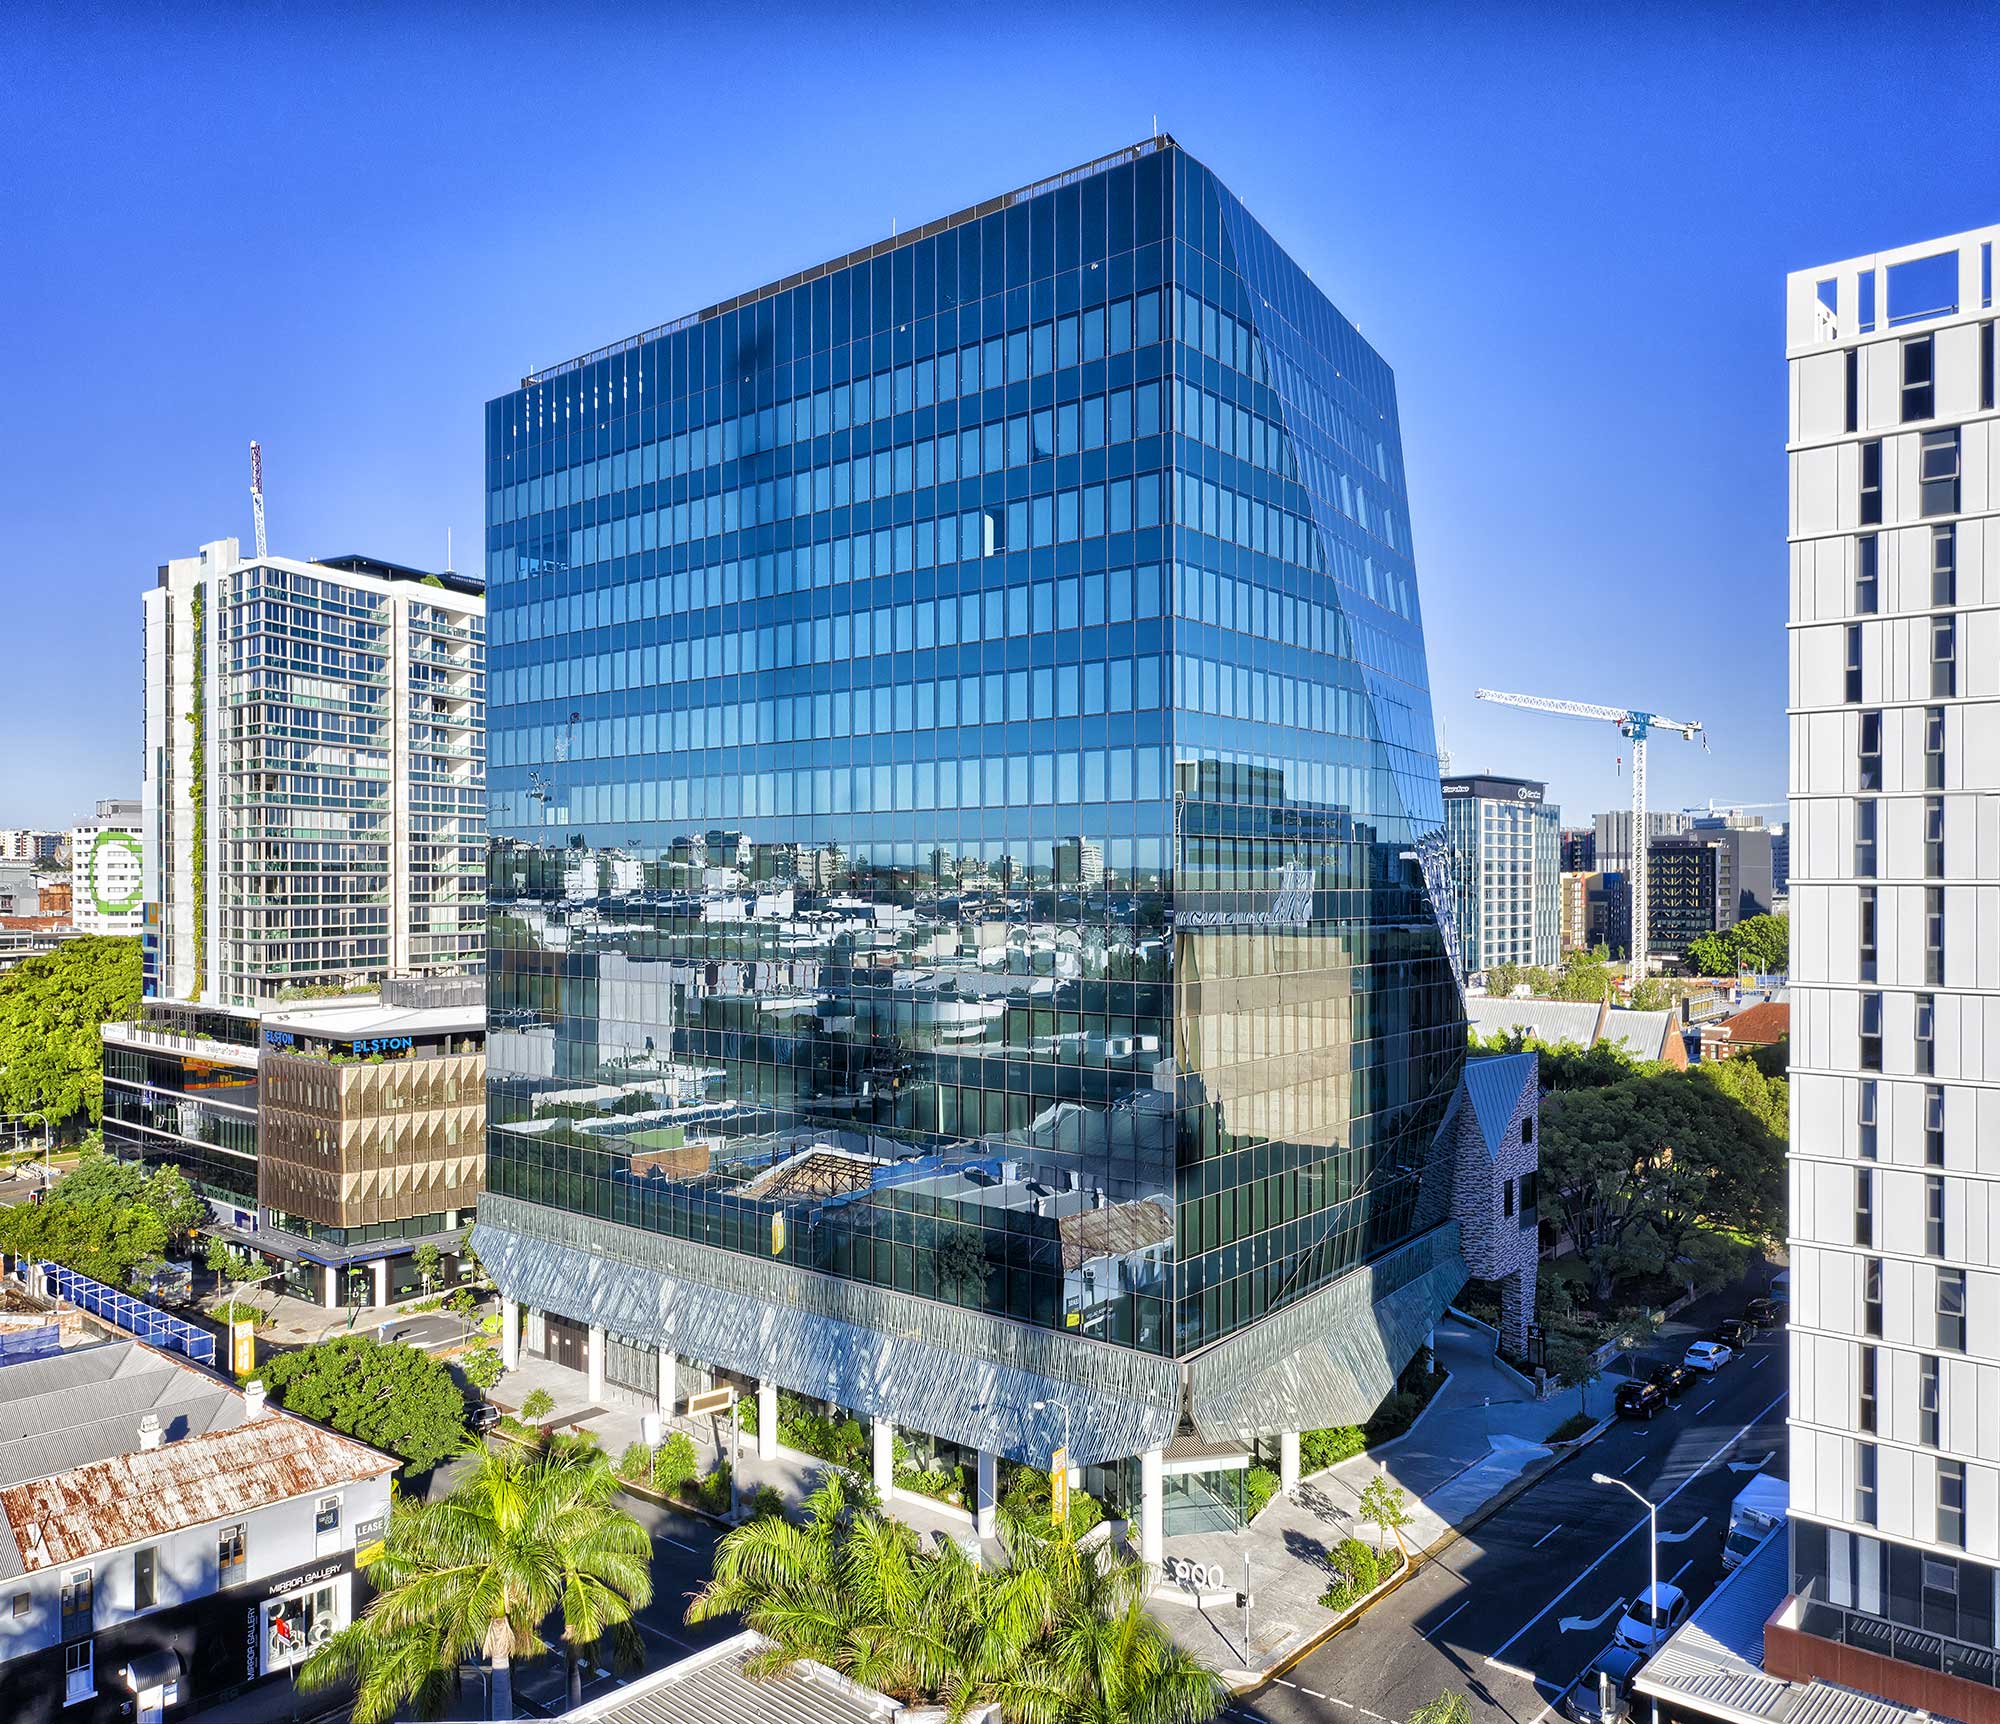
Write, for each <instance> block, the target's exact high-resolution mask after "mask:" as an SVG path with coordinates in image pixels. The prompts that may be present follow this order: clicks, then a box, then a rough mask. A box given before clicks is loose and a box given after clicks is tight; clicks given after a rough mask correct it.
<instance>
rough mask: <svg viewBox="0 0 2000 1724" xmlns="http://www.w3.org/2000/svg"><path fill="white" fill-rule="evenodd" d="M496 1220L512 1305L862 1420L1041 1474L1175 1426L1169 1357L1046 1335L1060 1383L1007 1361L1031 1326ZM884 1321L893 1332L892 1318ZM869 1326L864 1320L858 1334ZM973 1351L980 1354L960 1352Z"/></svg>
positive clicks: (484, 1251) (694, 1252) (1104, 1455)
mask: <svg viewBox="0 0 2000 1724" xmlns="http://www.w3.org/2000/svg"><path fill="white" fill-rule="evenodd" d="M494 1207H497V1206H496V1205H495V1204H494V1203H493V1200H492V1199H485V1200H482V1203H481V1210H480V1213H481V1217H482V1219H481V1220H480V1222H479V1223H478V1225H477V1226H476V1228H475V1229H474V1232H473V1248H474V1249H475V1250H476V1251H477V1252H478V1253H479V1260H480V1262H481V1263H482V1264H484V1265H485V1266H486V1267H487V1269H488V1270H490V1271H491V1272H492V1274H493V1277H494V1280H495V1281H496V1282H497V1283H498V1284H499V1286H500V1289H501V1291H502V1292H503V1293H505V1294H506V1296H507V1297H508V1298H510V1299H514V1300H516V1301H518V1302H519V1303H521V1304H523V1305H527V1306H531V1307H533V1308H535V1309H537V1310H542V1311H552V1312H554V1313H556V1314H557V1315H559V1316H563V1317H568V1318H571V1319H572V1320H574V1321H576V1322H580V1323H593V1324H601V1325H603V1327H604V1328H605V1329H606V1330H607V1331H609V1332H610V1333H612V1334H614V1335H618V1336H620V1337H622V1338H624V1339H625V1340H627V1341H631V1342H636V1343H639V1344H641V1345H651V1346H657V1347H664V1348H667V1349H669V1350H670V1351H672V1352H674V1353H676V1354H679V1355H681V1356H683V1357H686V1358H689V1359H693V1360H697V1361H699V1362H701V1363H703V1364H707V1365H711V1366H719V1367H721V1368H723V1369H725V1370H729V1371H734V1372H737V1373H739V1374H740V1375H743V1376H747V1377H752V1378H759V1379H771V1380H773V1381H776V1382H778V1383H780V1384H782V1385H784V1386H785V1387H786V1388H788V1389H791V1390H793V1391H794V1392H795V1393H798V1394H802V1395H812V1396H820V1397H824V1398H825V1399H827V1400H831V1401H834V1402H837V1403H838V1404H839V1405H841V1406H843V1407H846V1408H848V1409H850V1410H852V1411H853V1412H855V1413H857V1414H861V1415H864V1416H874V1417H880V1418H887V1419H892V1420H894V1421H895V1422H896V1423H898V1424H902V1425H906V1426H908V1427H910V1428H912V1429H916V1430H922V1431H928V1432H930V1433H931V1434H933V1435H935V1436H940V1437H944V1438H947V1439H949V1440H950V1441H952V1442H955V1443H961V1444H963V1445H965V1446H966V1447H968V1448H974V1449H980V1450H984V1451H988V1452H991V1453H995V1454H1000V1455H1004V1456H1007V1457H1009V1458H1011V1459H1015V1460H1022V1461H1028V1462H1031V1463H1039V1464H1040V1465H1043V1466H1046V1465H1047V1464H1048V1456H1049V1454H1050V1452H1051V1451H1052V1450H1054V1449H1056V1448H1058V1447H1060V1446H1061V1445H1062V1443H1063V1441H1064V1439H1065V1435H1067V1437H1068V1440H1069V1443H1070V1450H1071V1456H1072V1458H1073V1460H1074V1461H1075V1463H1076V1464H1078V1465H1088V1464H1091V1463H1093V1462H1098V1461H1108V1460H1116V1459H1119V1458H1122V1457H1124V1456H1127V1455H1135V1454H1141V1453H1143V1452H1145V1451H1146V1450H1148V1449H1156V1448H1164V1447H1165V1446H1166V1445H1167V1444H1168V1443H1169V1442H1171V1441H1172V1439H1173V1436H1174V1432H1175V1429H1176V1427H1177V1425H1178V1424H1179V1418H1180V1379H1179V1373H1178V1371H1177V1370H1176V1369H1175V1366H1174V1364H1173V1362H1172V1361H1171V1360H1168V1359H1161V1358H1156V1357H1153V1356H1152V1355H1149V1354H1142V1353H1136V1352H1131V1351H1130V1350H1129V1349H1113V1348H1109V1347H1106V1346H1104V1345H1102V1344H1101V1343H1096V1342H1088V1341H1081V1340H1076V1339H1073V1338H1071V1337H1068V1336H1064V1335H1055V1334H1043V1335H1038V1336H1036V1337H1035V1338H1034V1339H1035V1342H1036V1346H1035V1349H1034V1350H1036V1351H1044V1352H1047V1353H1052V1354H1055V1355H1056V1356H1057V1357H1059V1358H1060V1360H1061V1362H1062V1364H1064V1365H1066V1366H1068V1367H1070V1371H1069V1372H1067V1373H1065V1374H1064V1375H1056V1374H1055V1373H1054V1372H1052V1371H1047V1370H1042V1369H1037V1368H1035V1365H1034V1364H1033V1363H1032V1362H1027V1361H1023V1360H1020V1359H1018V1358H1016V1359H1008V1358H1006V1357H1004V1356H1002V1355H1004V1354H1005V1353H1008V1352H1016V1353H1018V1352H1020V1351H1021V1350H1022V1349H1021V1347H1020V1345H1019V1341H1018V1337H1016V1336H1014V1335H1010V1334H1008V1333H1007V1332H1008V1331H1013V1330H1019V1329H1020V1328H1022V1327H1023V1326H1022V1325H1017V1324H1009V1323H1006V1322H1005V1321H1004V1320H1002V1319H997V1318H990V1317H983V1316H979V1315H977V1314H974V1313H967V1312H963V1311H959V1310H956V1309H955V1308H951V1307H941V1306H933V1303H932V1302H931V1301H923V1300H918V1299H915V1298H913V1297H910V1296H907V1295H893V1294H891V1295H887V1296H886V1297H887V1299H888V1300H889V1301H892V1302H893V1304H894V1306H896V1307H900V1309H895V1310H894V1311H893V1314H890V1313H885V1312H884V1310H883V1309H882V1305H883V1301H884V1297H885V1296H884V1292H883V1290H882V1289H879V1288H866V1287H851V1288H850V1287H849V1284H846V1283H840V1282H832V1278H830V1277H824V1276H814V1275H810V1274H809V1272H804V1271H799V1270H791V1269H783V1268H780V1269H779V1270H778V1271H777V1274H778V1275H779V1276H781V1277H783V1278H784V1280H783V1281H780V1282H778V1284H777V1285H775V1286H774V1287H773V1289H772V1291H771V1292H769V1293H765V1292H756V1291H749V1290H745V1289H740V1288H739V1289H732V1288H726V1287H720V1286H716V1285H714V1284H713V1283H712V1282H709V1281H705V1280H699V1279H696V1278H694V1277H693V1276H691V1275H688V1274H687V1273H685V1272H684V1270H683V1269H682V1268H681V1267H680V1266H679V1265H676V1266H675V1267H674V1268H671V1269H670V1268H664V1267H659V1268H656V1267H653V1266H652V1265H649V1264H645V1263H638V1262H633V1261H630V1260H629V1259H626V1258H622V1257H618V1256H613V1255H609V1254H608V1253H607V1249H606V1248H607V1246H609V1245H610V1244H611V1243H612V1238H611V1237H610V1236H617V1235H622V1234H625V1233H627V1232H630V1231H634V1230H630V1229H625V1228H621V1227H617V1226H613V1225H605V1224H597V1225H596V1226H594V1227H592V1228H591V1236H592V1239H593V1244H594V1248H587V1247H585V1246H583V1245H580V1244H575V1245H573V1244H568V1243H564V1242H561V1241H558V1240H553V1239H548V1238H544V1237H539V1236H538V1235H537V1234H536V1233H534V1232H530V1231H528V1230H527V1228H525V1227H519V1226H509V1225H505V1224H504V1223H503V1222H502V1221H501V1220H499V1219H498V1218H497V1217H496V1218H495V1219H493V1220H488V1219H485V1217H486V1215H487V1213H488V1210H489V1209H490V1208H494ZM510 1207H512V1208H515V1209H517V1210H519V1209H526V1208H528V1206H526V1205H511V1206H510ZM543 1214H546V1215H548V1216H549V1217H550V1219H551V1220H552V1221H554V1222H556V1223H557V1224H558V1225H560V1224H561V1223H562V1222H563V1221H567V1220H571V1219H574V1218H569V1217H561V1216H559V1215H558V1213H557V1212H553V1211H544V1212H540V1213H538V1214H535V1215H533V1216H531V1217H527V1218H524V1219H529V1220H530V1221H531V1222H532V1221H539V1220H540V1219H541V1215H543ZM509 1219H512V1217H509ZM652 1243H653V1244H654V1245H655V1246H656V1248H658V1249H660V1250H662V1251H663V1252H670V1253H673V1254H675V1255H679V1254H683V1253H685V1254H687V1255H688V1256H690V1257H693V1258H696V1259H706V1258H709V1257H726V1256H728V1255H731V1254H728V1253H721V1252H717V1251H715V1250H714V1248H712V1247H703V1246H696V1245H690V1244H688V1243H687V1242H684V1241H675V1240H668V1239H655V1240H653V1241H652ZM720 1267H723V1268H725V1269H728V1268H732V1267H738V1266H730V1265H723V1266H720ZM740 1272H742V1273H743V1274H744V1276H745V1278H746V1279H747V1278H748V1277H749V1275H750V1274H752V1273H754V1274H756V1275H759V1276H762V1277H764V1278H773V1277H772V1266H769V1265H765V1264H763V1263H761V1262H758V1261H757V1260H755V1259H749V1260H745V1262H744V1263H743V1264H742V1265H741V1266H740ZM784 1281H789V1282H791V1283H793V1284H794V1285H793V1286H789V1287H788V1286H785V1285H784ZM821 1282H831V1286H830V1287H819V1286H814V1287H812V1288H811V1289H810V1290H811V1291H812V1292H814V1293H815V1294H817V1295H818V1297H817V1298H815V1299H813V1300H812V1301H811V1302H810V1303H809V1302H808V1301H806V1300H805V1299H802V1298H801V1297H800V1296H799V1295H800V1294H801V1293H803V1292H806V1291H807V1290H808V1288H807V1283H821ZM844 1292H845V1293H848V1294H849V1295H851V1297H852V1298H853V1302H854V1303H855V1304H856V1306H858V1307H862V1308H863V1309H861V1310H857V1312H856V1316H855V1318H846V1317H842V1316H840V1315H837V1314H834V1313H832V1312H829V1311H826V1310H815V1309H812V1308H811V1304H821V1303H825V1302H826V1300H827V1297H828V1296H829V1295H831V1296H832V1297H833V1298H836V1299H837V1298H839V1297H841V1296H842V1294H843V1293H844ZM787 1295H789V1297H787ZM925 1307H931V1309H929V1310H926V1309H924V1308H925ZM885 1315H887V1316H888V1320H887V1321H883V1320H882V1318H883V1317H884V1316H885ZM864 1316H865V1317H866V1318H867V1319H868V1320H866V1321H863V1320H859V1319H861V1318H862V1317H864ZM968 1318H970V1319H972V1321H971V1322H970V1323H968V1322H967V1321H966V1319H968ZM941 1327H948V1328H950V1329H956V1330H958V1331H960V1336H956V1337H950V1336H941V1335H939V1334H936V1333H934V1332H933V1333H927V1332H926V1331H927V1330H935V1329H937V1328H941ZM982 1332H986V1333H990V1334H991V1336H992V1340H993V1342H994V1344H993V1345H991V1346H988V1347H980V1346H978V1345H977V1344H976V1343H977V1339H978V1337H979V1336H980V1335H981V1333H982ZM964 1339H971V1340H973V1341H974V1343H975V1344H974V1345H970V1346H968V1345H965V1344H963V1340H964ZM954 1341H958V1342H959V1344H953V1343H954ZM1037 1401H1041V1402H1043V1403H1044V1406H1043V1409H1042V1410H1041V1411H1040V1412H1037V1411H1036V1410H1035V1407H1034V1403H1035V1402H1037ZM1065 1403H1067V1405H1068V1409H1069V1417H1068V1420H1067V1430H1066V1429H1065V1419H1064V1412H1063V1409H1064V1405H1065Z"/></svg>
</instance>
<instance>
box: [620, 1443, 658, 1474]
mask: <svg viewBox="0 0 2000 1724" xmlns="http://www.w3.org/2000/svg"><path fill="white" fill-rule="evenodd" d="M614 1470H615V1471H616V1472H617V1474H618V1476H619V1477H620V1478H621V1479H630V1480H633V1481H637V1480H640V1479H643V1478H645V1477H646V1476H647V1475H648V1474H649V1473H650V1472H651V1471H652V1470H653V1455H652V1451H651V1450H650V1449H648V1448H647V1447H646V1445H645V1444H644V1443H628V1444H627V1445H626V1448H625V1452H624V1453H623V1454H622V1455H620V1456H619V1457H618V1465H617V1467H616V1468H615V1469H614Z"/></svg>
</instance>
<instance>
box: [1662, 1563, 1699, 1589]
mask: <svg viewBox="0 0 2000 1724" xmlns="http://www.w3.org/2000/svg"><path fill="white" fill-rule="evenodd" d="M1693 1567H1694V1558H1693V1557H1689V1558H1688V1559H1687V1561H1686V1562H1684V1563H1682V1564H1681V1565H1680V1567H1679V1568H1677V1569H1675V1570H1674V1572H1673V1574H1672V1576H1671V1577H1670V1578H1669V1579H1668V1581H1667V1584H1668V1585H1669V1586H1678V1585H1680V1579H1681V1576H1682V1575H1684V1574H1686V1573H1687V1571H1688V1570H1689V1569H1691V1568H1693Z"/></svg>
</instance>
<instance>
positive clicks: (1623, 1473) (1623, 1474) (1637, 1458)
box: [1618, 1455, 1646, 1479]
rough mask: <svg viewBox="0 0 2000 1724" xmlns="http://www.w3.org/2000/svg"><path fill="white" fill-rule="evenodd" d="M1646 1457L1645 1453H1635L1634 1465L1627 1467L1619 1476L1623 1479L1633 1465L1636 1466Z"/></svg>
mask: <svg viewBox="0 0 2000 1724" xmlns="http://www.w3.org/2000/svg"><path fill="white" fill-rule="evenodd" d="M1645 1458H1646V1457H1645V1456H1644V1455H1634V1456H1633V1457H1632V1465H1631V1466H1628V1467H1626V1468H1625V1470H1624V1472H1621V1473H1620V1474H1619V1475H1618V1476H1619V1477H1620V1478H1621V1479H1622V1478H1623V1477H1624V1476H1625V1473H1629V1472H1630V1471H1631V1470H1632V1467H1636V1466H1637V1465H1638V1464H1639V1463H1640V1462H1641V1461H1643V1460H1644V1459H1645Z"/></svg>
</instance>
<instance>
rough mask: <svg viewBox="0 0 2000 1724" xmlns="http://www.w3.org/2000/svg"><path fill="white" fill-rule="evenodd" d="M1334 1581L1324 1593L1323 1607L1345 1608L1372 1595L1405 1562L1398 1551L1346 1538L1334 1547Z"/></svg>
mask: <svg viewBox="0 0 2000 1724" xmlns="http://www.w3.org/2000/svg"><path fill="white" fill-rule="evenodd" d="M1333 1564H1334V1567H1335V1569H1336V1570H1337V1571H1338V1573H1337V1574H1336V1576H1335V1578H1334V1582H1333V1584H1332V1585H1331V1586H1329V1587H1328V1588H1327V1589H1326V1591H1325V1592H1323V1593H1321V1594H1320V1600H1319V1602H1320V1607H1321V1608H1322V1609H1325V1610H1331V1611H1336V1612H1337V1611H1342V1610H1345V1609H1347V1608H1348V1606H1350V1605H1352V1604H1354V1603H1355V1602H1357V1601H1358V1600H1360V1599H1363V1598H1365V1597H1367V1596H1368V1594H1369V1593H1371V1592H1373V1591H1374V1590H1375V1588H1376V1587H1378V1586H1380V1585H1381V1584H1382V1582H1383V1581H1385V1580H1387V1579H1388V1578H1389V1577H1390V1576H1391V1575H1392V1574H1394V1573H1395V1572H1396V1570H1397V1569H1398V1568H1400V1567H1401V1566H1402V1556H1401V1553H1400V1552H1397V1551H1393V1550H1392V1551H1386V1552H1377V1551H1374V1550H1371V1549H1370V1548H1369V1547H1368V1546H1367V1545H1365V1544H1363V1543H1362V1542H1361V1540H1360V1539H1358V1538H1344V1539H1342V1540H1341V1541H1340V1543H1339V1544H1337V1545H1335V1546H1334V1547H1333Z"/></svg>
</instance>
